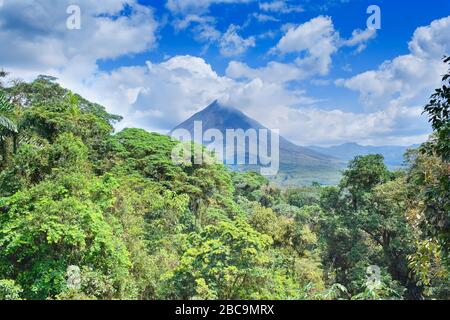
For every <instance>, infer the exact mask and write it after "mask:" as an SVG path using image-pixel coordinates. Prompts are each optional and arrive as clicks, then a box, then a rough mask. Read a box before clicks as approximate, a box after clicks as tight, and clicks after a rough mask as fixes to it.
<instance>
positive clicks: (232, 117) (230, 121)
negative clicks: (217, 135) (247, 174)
mask: <svg viewBox="0 0 450 320" xmlns="http://www.w3.org/2000/svg"><path fill="white" fill-rule="evenodd" d="M196 121H202V128H203V131H206V130H208V129H218V130H219V131H220V132H222V133H223V134H224V136H225V131H226V129H234V130H236V129H242V130H244V131H246V130H248V129H256V130H260V129H267V130H269V129H268V128H266V127H265V126H263V125H262V124H260V123H259V122H258V121H256V120H254V119H252V118H250V117H248V116H247V115H245V114H244V113H243V112H242V111H240V110H238V109H236V108H233V107H231V106H223V105H221V104H220V103H219V102H218V101H217V100H216V101H214V102H213V103H211V104H210V105H208V106H207V107H206V108H204V109H203V110H201V111H199V112H197V113H195V114H194V115H192V116H191V117H189V118H188V119H187V120H185V121H183V122H182V123H180V124H179V125H177V126H176V127H175V128H174V129H172V130H171V131H170V133H169V134H171V133H173V132H174V131H175V130H177V129H185V130H187V131H189V132H190V133H191V135H192V136H193V131H194V123H195V122H196ZM279 139H280V140H279V141H280V142H279V147H280V152H279V154H280V170H279V173H278V174H277V175H276V176H274V177H271V180H273V181H274V182H275V183H277V184H279V185H309V184H311V183H313V182H319V183H322V184H335V183H336V182H337V181H338V180H339V176H340V174H339V170H340V169H342V168H343V166H344V163H343V162H342V161H341V160H339V159H337V158H334V157H332V156H329V155H326V154H322V153H320V152H318V151H315V150H312V149H310V148H307V147H302V146H298V145H296V144H294V143H292V142H290V141H289V140H287V139H285V138H283V137H282V136H281V135H280V136H279ZM204 144H206V143H204ZM233 169H235V170H249V169H255V167H252V166H246V167H245V166H244V167H242V166H241V167H236V166H234V168H233Z"/></svg>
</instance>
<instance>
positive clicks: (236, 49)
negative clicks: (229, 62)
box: [219, 25, 255, 57]
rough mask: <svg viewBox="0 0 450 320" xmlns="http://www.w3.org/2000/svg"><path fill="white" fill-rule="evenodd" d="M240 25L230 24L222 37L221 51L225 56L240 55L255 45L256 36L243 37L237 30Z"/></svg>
mask: <svg viewBox="0 0 450 320" xmlns="http://www.w3.org/2000/svg"><path fill="white" fill-rule="evenodd" d="M238 30H239V27H237V26H235V25H230V27H229V28H228V30H227V32H225V33H224V34H223V36H222V38H221V39H220V43H219V46H220V53H221V54H222V55H223V56H225V57H231V56H238V55H241V54H243V53H245V52H246V51H247V49H249V48H252V47H254V46H255V38H254V37H249V38H246V39H244V38H242V37H241V36H240V35H239V34H238V33H237V31H238Z"/></svg>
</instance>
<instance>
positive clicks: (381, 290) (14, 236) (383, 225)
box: [0, 59, 450, 300]
mask: <svg viewBox="0 0 450 320" xmlns="http://www.w3.org/2000/svg"><path fill="white" fill-rule="evenodd" d="M445 62H447V63H448V62H450V59H446V60H445ZM1 76H5V73H4V72H3V73H2V74H1ZM0 79H1V78H0ZM449 79H450V74H447V75H446V76H445V77H444V79H443V85H442V88H439V89H437V90H436V92H435V93H434V94H433V96H432V97H431V100H430V103H429V104H428V105H427V106H426V107H425V113H426V114H427V115H428V116H429V118H430V122H431V124H432V126H433V129H434V134H433V135H432V136H431V137H430V140H429V142H427V143H425V144H424V145H423V146H422V147H421V148H419V149H418V150H410V151H409V152H408V153H407V155H406V156H405V169H404V170H400V171H396V172H390V171H389V170H388V169H387V167H386V166H385V164H384V162H383V158H382V157H381V156H379V155H369V156H364V157H357V158H355V159H354V160H353V161H351V162H350V164H349V166H348V168H347V169H346V170H345V171H344V172H343V178H342V180H341V182H340V184H339V185H337V186H332V187H324V186H320V185H318V184H313V185H312V186H311V187H307V188H305V187H304V188H297V189H290V190H280V189H278V188H276V187H274V186H273V185H271V184H270V183H269V182H268V181H267V180H266V179H265V178H264V177H262V176H260V175H259V174H257V173H254V172H246V173H236V172H234V173H233V172H230V171H229V170H228V169H227V168H226V167H224V166H222V165H218V164H203V165H188V164H185V165H175V164H173V163H172V161H171V151H172V149H173V147H174V146H175V145H176V142H174V141H171V139H170V138H169V137H167V136H163V135H159V134H155V133H149V132H146V131H144V130H140V129H125V130H123V131H121V132H119V133H114V132H113V131H114V130H113V124H114V123H115V122H116V121H120V117H118V116H115V115H111V114H108V113H107V112H106V111H105V109H104V108H103V107H102V106H100V105H97V104H94V103H91V102H89V101H87V100H85V99H83V98H82V97H80V96H78V95H76V94H74V93H72V92H70V91H68V90H66V89H63V88H62V87H60V86H59V85H58V84H57V83H56V81H55V80H56V79H53V78H51V77H46V76H41V77H39V78H38V79H36V80H35V81H33V82H32V83H25V82H20V81H16V82H14V83H11V84H6V83H3V84H2V85H1V86H0V153H1V163H0V299H323V300H327V299H447V298H450V292H449V291H450V261H449V258H450V256H449V250H450V230H449V228H450V164H449V161H450V138H449V137H450V121H449V103H450V88H449V85H448V82H449ZM70 266H76V267H77V268H79V269H80V274H81V283H80V286H79V287H77V288H73V287H70V286H68V285H67V277H68V274H67V271H68V268H69V267H70ZM373 266H377V268H379V269H377V268H376V269H373ZM371 268H372V269H371ZM374 270H375V271H376V272H375V271H374ZM378 271H379V277H378ZM374 276H375V277H376V279H375V280H376V281H375V282H373V277H374ZM377 277H378V278H377ZM378 279H379V281H378ZM374 283H375V284H376V285H374Z"/></svg>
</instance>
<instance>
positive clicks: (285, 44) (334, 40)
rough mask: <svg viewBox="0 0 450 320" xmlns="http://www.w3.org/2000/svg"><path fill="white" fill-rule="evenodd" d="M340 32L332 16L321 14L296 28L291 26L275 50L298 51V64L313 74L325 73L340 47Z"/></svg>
mask: <svg viewBox="0 0 450 320" xmlns="http://www.w3.org/2000/svg"><path fill="white" fill-rule="evenodd" d="M338 39H339V33H338V32H336V31H335V29H334V26H333V22H332V20H331V18H330V17H324V16H319V17H317V18H314V19H312V20H310V21H308V22H305V23H303V24H301V25H299V26H298V27H296V28H294V27H293V28H290V29H289V30H288V31H287V32H286V34H285V35H284V36H283V37H282V38H281V40H280V41H279V42H278V44H277V46H276V47H275V50H276V51H278V52H280V53H282V54H286V53H292V52H295V53H298V54H303V53H304V55H305V56H304V57H302V58H300V57H299V58H297V60H296V64H297V66H299V67H300V68H303V69H305V70H308V72H311V73H312V74H320V75H325V74H327V73H328V71H329V68H330V65H331V55H332V54H333V53H335V52H336V51H337V49H338Z"/></svg>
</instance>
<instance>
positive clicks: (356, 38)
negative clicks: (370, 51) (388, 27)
mask: <svg viewBox="0 0 450 320" xmlns="http://www.w3.org/2000/svg"><path fill="white" fill-rule="evenodd" d="M376 35H377V31H376V30H375V29H365V30H361V29H356V30H354V31H353V32H352V37H351V38H350V39H347V40H342V45H344V46H349V47H354V46H357V49H356V52H358V53H359V52H361V51H363V50H364V49H365V48H366V46H367V42H368V41H369V40H371V39H373V38H375V37H376Z"/></svg>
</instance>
